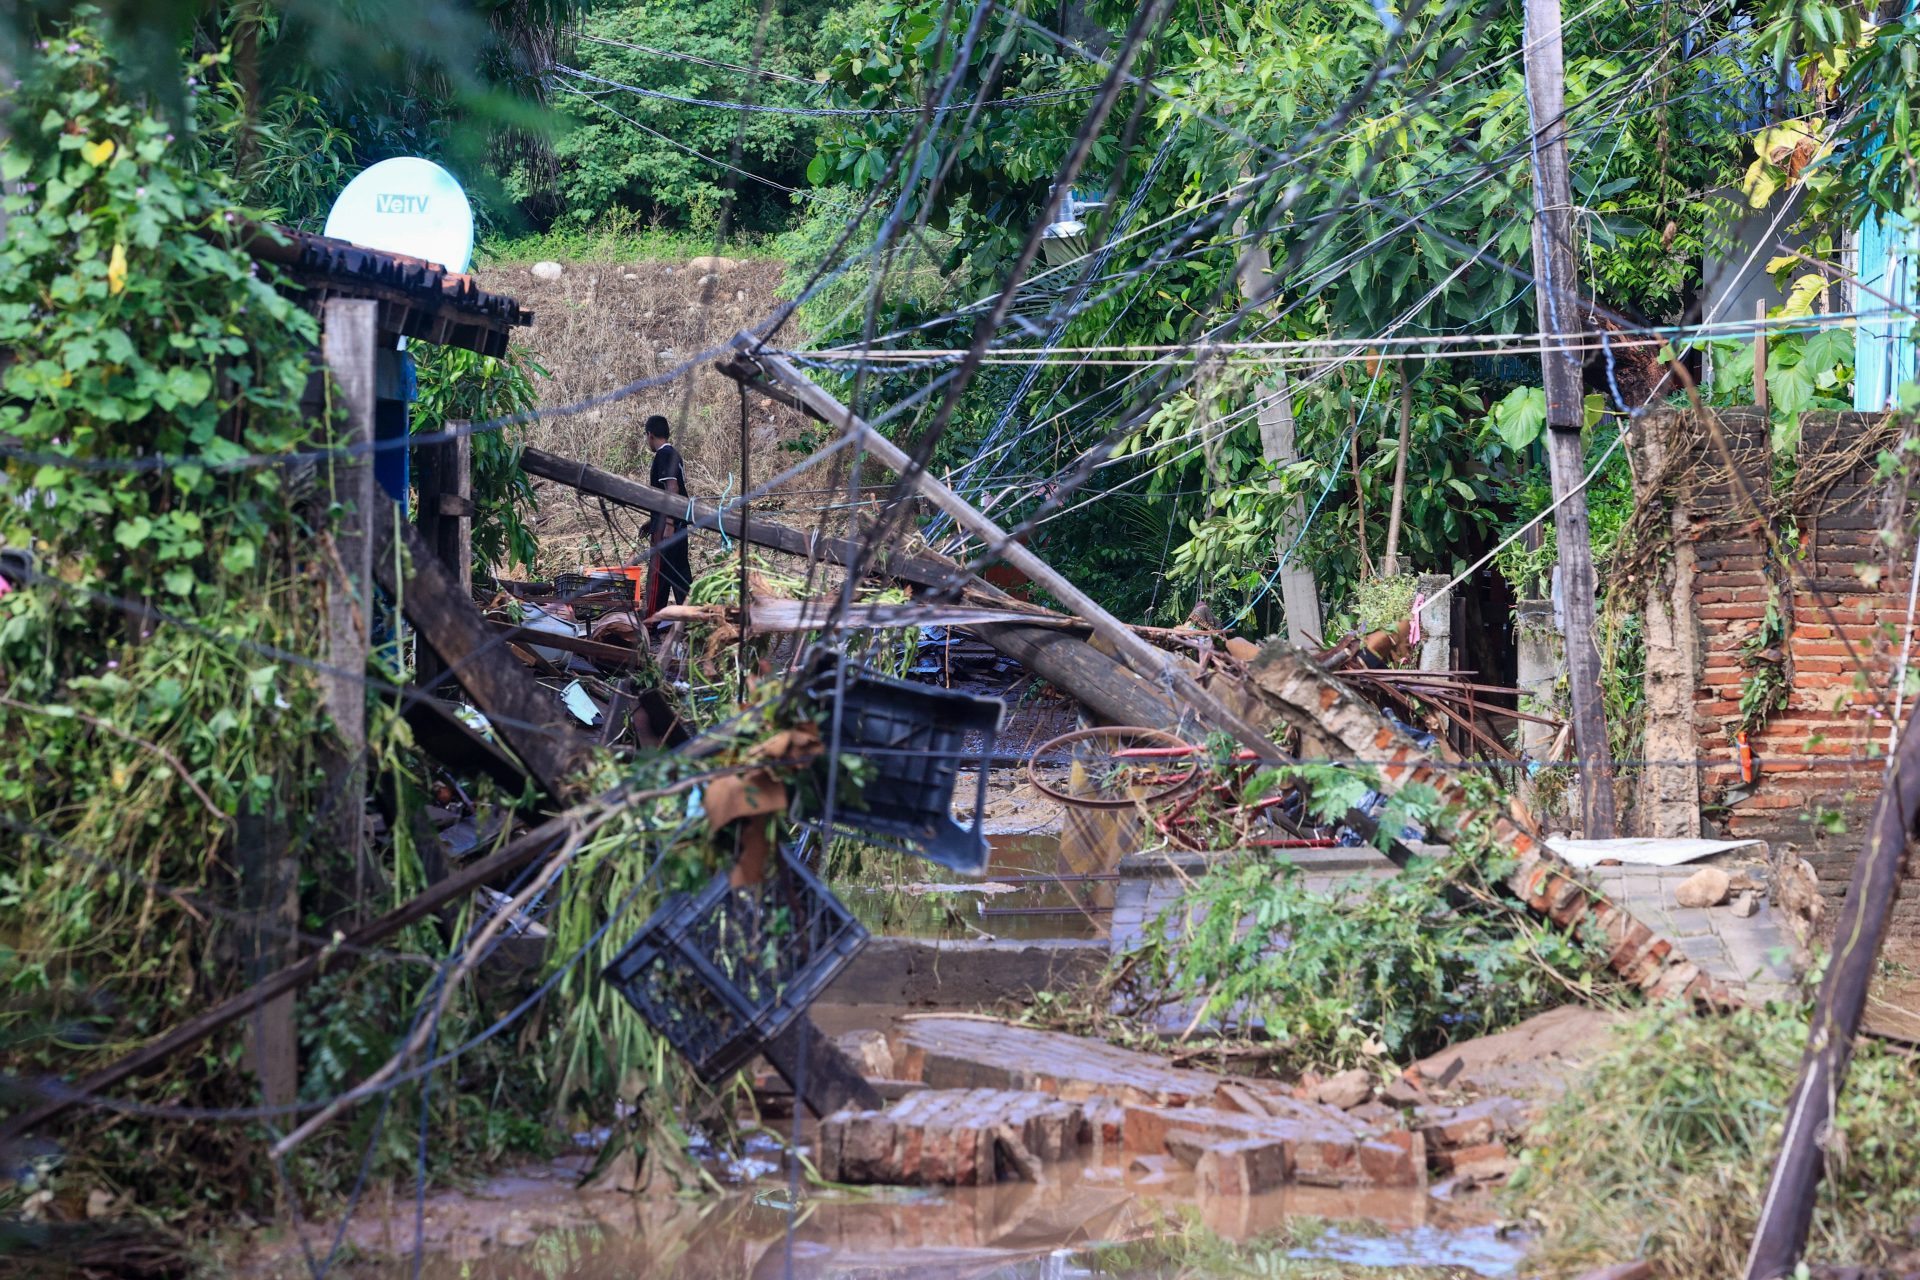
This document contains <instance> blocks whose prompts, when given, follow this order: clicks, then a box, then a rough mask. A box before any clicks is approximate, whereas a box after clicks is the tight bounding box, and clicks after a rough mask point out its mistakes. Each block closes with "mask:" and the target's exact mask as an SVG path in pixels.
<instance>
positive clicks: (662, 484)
mask: <svg viewBox="0 0 1920 1280" xmlns="http://www.w3.org/2000/svg"><path fill="white" fill-rule="evenodd" d="M669 480H677V481H679V482H680V493H681V495H682V496H684V495H685V494H686V492H687V469H686V467H685V465H683V464H682V463H681V461H680V451H679V450H678V449H676V448H674V447H673V446H672V445H670V444H663V445H661V446H660V448H659V450H658V451H657V452H656V453H655V454H654V455H653V472H652V482H653V487H654V488H656V489H664V488H666V487H667V481H669ZM663 521H664V517H662V516H655V517H654V518H653V527H654V529H655V530H656V531H660V532H670V531H671V530H670V529H669V527H668V526H667V525H666V524H664V523H663ZM676 523H678V522H676Z"/></svg>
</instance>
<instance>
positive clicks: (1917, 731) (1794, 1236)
mask: <svg viewBox="0 0 1920 1280" xmlns="http://www.w3.org/2000/svg"><path fill="white" fill-rule="evenodd" d="M1917 816H1920V706H1916V707H1915V708H1914V711H1913V714H1912V715H1911V716H1909V717H1908V718H1907V726H1906V728H1905V730H1903V731H1902V732H1901V734H1900V747H1899V750H1898V751H1897V752H1896V753H1895V755H1894V760H1893V768H1892V770H1891V771H1890V772H1889V773H1888V775H1887V778H1886V781H1885V782H1883V783H1882V784H1881V788H1880V800H1879V803H1878V804H1876V805H1875V806H1874V811H1873V826H1872V829H1871V834H1870V835H1869V836H1868V837H1867V847H1866V850H1865V852H1863V853H1862V854H1861V855H1860V857H1859V858H1858V859H1857V860H1856V861H1855V862H1854V864H1853V876H1852V878H1851V879H1850V880H1849V881H1848V882H1847V896H1846V897H1845V898H1844V899H1843V900H1842V902H1841V905H1840V919H1839V921H1838V923H1837V924H1836V926H1835V928H1834V938H1835V939H1836V941H1835V943H1834V954H1833V959H1832V961H1831V963H1829V964H1828V966H1827V972H1826V976H1825V977H1824V978H1822V979H1821V980H1820V994H1819V995H1817V996H1816V997H1815V998H1814V1002H1813V1019H1812V1022H1811V1023H1810V1024H1809V1026H1808V1028H1807V1050H1806V1054H1805V1056H1804V1057H1802V1058H1801V1060H1800V1076H1799V1079H1798V1080H1796V1081H1795V1082H1794V1086H1793V1093H1792V1095H1791V1096H1790V1097H1789V1098H1788V1099H1787V1113H1786V1124H1785V1129H1784V1136H1783V1137H1782V1139H1781V1142H1780V1154H1779V1156H1778V1158H1777V1159H1776V1160H1775V1161H1774V1165H1773V1175H1772V1177H1771V1178H1770V1179H1769V1181H1768V1184H1767V1194H1766V1196H1765V1197H1764V1198H1763V1199H1762V1200H1761V1202H1760V1222H1759V1225H1758V1226H1757V1227H1756V1228H1755V1230H1754V1237H1753V1250H1752V1252H1751V1253H1749V1254H1748V1255H1747V1271H1746V1275H1747V1280H1781V1278H1782V1277H1785V1276H1790V1275H1792V1274H1793V1273H1794V1269H1795V1267H1796V1266H1797V1264H1798V1263H1799V1261H1800V1254H1801V1251H1802V1250H1804V1249H1805V1248H1806V1244H1807V1231H1808V1229H1809V1228H1810V1227H1811V1226H1812V1225H1813V1209H1814V1198H1815V1195H1816V1194H1817V1193H1818V1191H1819V1189H1820V1178H1821V1175H1822V1174H1823V1172H1824V1170H1825V1163H1826V1155H1825V1151H1824V1146H1825V1140H1826V1137H1827V1126H1828V1122H1829V1121H1830V1120H1831V1119H1832V1118H1833V1106H1834V1099H1835V1098H1836V1097H1838V1096H1839V1093H1840V1091H1841V1089H1843V1088H1844V1087H1845V1086H1846V1081H1847V1066H1848V1064H1849V1063H1850V1062H1851V1061H1852V1060H1853V1040H1854V1037H1855V1036H1856V1035H1858V1034H1859V1032H1860V1020H1861V1017H1862V1015H1864V1014H1865V1012H1866V1008H1867V994H1868V989H1869V988H1870V987H1871V986H1872V984H1873V976H1874V970H1875V969H1877V968H1878V967H1879V963H1880V944H1881V943H1882V941H1884V940H1885V938H1886V934H1887V925H1888V922H1889V920H1890V919H1891V917H1892V915H1893V899H1894V895H1895V894H1896V893H1898V892H1899V890H1900V882H1901V876H1902V872H1903V871H1904V869H1905V864H1906V860H1907V841H1908V840H1909V839H1910V838H1911V837H1912V836H1913V834H1914V832H1915V830H1916V829H1920V823H1916V821H1915V818H1916V817H1917Z"/></svg>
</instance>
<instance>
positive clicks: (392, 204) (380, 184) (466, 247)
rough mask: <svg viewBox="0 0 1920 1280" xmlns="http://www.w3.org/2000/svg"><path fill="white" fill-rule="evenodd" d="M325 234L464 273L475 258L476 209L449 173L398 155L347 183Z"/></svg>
mask: <svg viewBox="0 0 1920 1280" xmlns="http://www.w3.org/2000/svg"><path fill="white" fill-rule="evenodd" d="M325 234H326V235H328V236H331V237H333V238H334V239H336V240H346V241H349V242H351V243H353V244H357V245H359V246H360V247H361V248H362V249H379V250H381V251H383V252H386V253H403V254H406V255H407V256H408V257H410V258H425V259H426V260H427V261H429V262H437V263H439V264H440V265H441V266H443V267H445V268H446V269H447V270H449V271H455V272H460V271H465V270H466V269H467V263H468V261H469V260H470V259H471V258H472V257H473V206H471V205H469V204H468V203H467V193H466V192H464V191H462V190H461V189H460V184H459V183H458V182H456V181H454V177H453V175H452V174H450V173H448V172H447V171H446V170H445V169H442V168H441V167H440V166H439V165H437V164H435V163H434V162H433V161H431V160H422V159H419V158H418V157H416V156H400V157H398V158H396V159H393V160H382V161H381V162H380V163H379V164H376V165H374V166H373V167H372V168H371V169H367V170H364V171H362V172H361V174H360V176H358V177H357V178H355V179H354V180H353V181H352V182H349V183H348V184H347V189H346V190H345V191H342V192H341V193H340V198H339V199H337V200H335V201H334V202H333V208H332V210H331V211H329V212H328V214H327V229H326V232H325Z"/></svg>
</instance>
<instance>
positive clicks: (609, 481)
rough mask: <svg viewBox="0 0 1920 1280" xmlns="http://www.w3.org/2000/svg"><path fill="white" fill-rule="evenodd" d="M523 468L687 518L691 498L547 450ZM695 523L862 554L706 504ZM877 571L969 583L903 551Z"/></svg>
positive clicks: (787, 546) (809, 549)
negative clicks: (674, 495) (678, 495)
mask: <svg viewBox="0 0 1920 1280" xmlns="http://www.w3.org/2000/svg"><path fill="white" fill-rule="evenodd" d="M520 465H521V467H522V468H523V469H524V470H525V471H526V473H527V474H528V475H531V476H539V477H540V478H541V479H543V480H551V481H553V482H554V483H555V484H563V485H566V486H567V487H568V488H570V489H578V490H579V491H580V492H581V493H585V494H591V495H592V496H594V497H596V498H605V499H606V500H607V501H608V502H617V503H619V504H620V505H621V506H624V507H632V508H634V509H636V510H639V511H648V512H652V513H654V514H656V515H665V516H672V517H673V518H674V519H676V520H684V519H686V516H687V500H686V499H685V498H676V497H673V496H672V495H670V494H668V493H667V492H666V491H665V490H662V489H656V488H654V487H653V486H652V485H650V484H641V483H640V482H639V481H637V480H629V479H627V478H626V477H625V476H618V475H615V474H613V473H612V472H611V471H602V470H601V469H600V468H598V467H590V466H588V465H587V464H586V463H584V462H575V461H574V460H573V459H571V458H563V457H561V456H560V455H558V454H553V453H548V452H547V451H546V450H544V449H528V450H526V451H525V452H523V453H522V454H521V455H520ZM689 524H690V526H691V527H692V528H695V529H707V530H724V531H725V532H726V534H727V536H728V537H732V538H742V539H744V540H746V541H748V542H752V543H755V544H757V545H759V546H763V547H771V548H772V549H774V550H775V551H784V552H786V553H787V554H788V555H794V556H800V557H802V558H807V557H811V556H818V557H819V558H820V559H823V560H826V561H828V562H829V563H832V564H837V565H849V564H853V563H855V561H856V559H857V557H858V556H859V554H860V544H859V543H857V542H854V541H852V540H851V539H847V538H823V537H818V536H817V535H815V534H811V533H804V532H802V531H801V530H799V529H795V528H792V527H790V526H788V525H783V524H776V523H775V522H773V521H771V520H764V519H760V518H758V517H749V518H746V519H744V520H743V519H742V517H741V515H740V513H739V512H738V511H735V510H726V511H719V510H716V509H715V508H714V507H713V506H711V505H709V504H708V503H704V502H695V503H694V504H693V518H692V520H691V521H689ZM873 572H874V573H875V574H878V575H881V576H884V577H891V578H900V579H902V580H903V581H906V582H912V583H916V584H919V585H921V586H930V587H932V586H938V587H945V586H952V585H953V584H954V583H955V582H956V581H958V582H965V581H966V580H967V577H966V574H965V573H964V572H963V571H962V570H961V569H960V568H959V566H957V565H955V564H953V563H952V562H951V561H947V560H942V559H941V558H939V557H937V556H927V555H907V554H905V553H901V552H895V553H892V554H886V553H883V554H882V555H881V556H880V557H879V558H878V559H877V560H876V561H875V562H874V564H873Z"/></svg>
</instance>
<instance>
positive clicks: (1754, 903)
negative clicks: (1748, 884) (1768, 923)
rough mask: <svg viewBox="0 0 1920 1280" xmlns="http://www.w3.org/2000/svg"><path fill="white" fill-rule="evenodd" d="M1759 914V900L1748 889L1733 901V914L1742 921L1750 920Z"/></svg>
mask: <svg viewBox="0 0 1920 1280" xmlns="http://www.w3.org/2000/svg"><path fill="white" fill-rule="evenodd" d="M1759 913H1760V899H1759V898H1757V897H1755V896H1754V894H1753V890H1751V889H1749V890H1747V891H1746V892H1745V893H1743V894H1741V895H1740V896H1739V897H1738V898H1735V899H1734V900H1733V914H1734V915H1736V916H1739V917H1740V918H1741V919H1742V920H1750V919H1752V918H1753V917H1754V916H1756V915H1758V914H1759Z"/></svg>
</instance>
